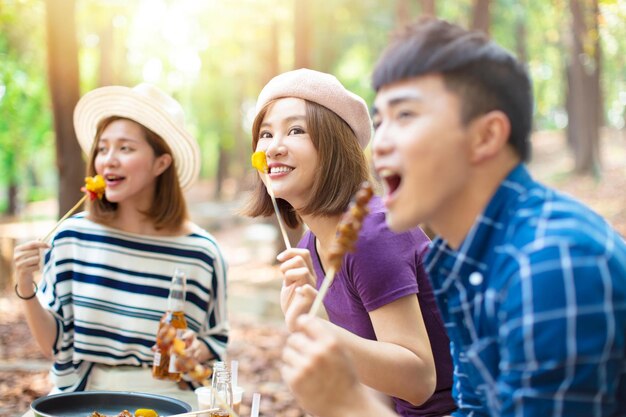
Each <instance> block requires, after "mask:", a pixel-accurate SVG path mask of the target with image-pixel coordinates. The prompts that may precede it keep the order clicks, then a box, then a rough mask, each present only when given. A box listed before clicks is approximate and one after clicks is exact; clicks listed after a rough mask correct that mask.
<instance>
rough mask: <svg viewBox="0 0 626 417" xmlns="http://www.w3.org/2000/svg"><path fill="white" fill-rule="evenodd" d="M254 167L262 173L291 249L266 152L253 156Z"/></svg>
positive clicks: (279, 222) (281, 231)
mask: <svg viewBox="0 0 626 417" xmlns="http://www.w3.org/2000/svg"><path fill="white" fill-rule="evenodd" d="M252 166H253V167H255V168H256V169H257V170H258V171H259V172H260V173H261V176H262V177H263V182H265V184H266V185H267V187H266V188H267V193H268V194H269V195H270V199H271V200H272V205H273V206H274V211H275V212H276V218H277V219H278V226H280V233H281V234H282V236H283V240H284V241H285V247H286V248H287V249H291V243H289V237H287V229H286V228H285V224H284V223H283V219H282V217H281V215H280V211H279V210H278V204H277V203H276V196H274V190H272V181H271V179H270V176H269V175H268V173H267V172H268V166H267V159H266V158H265V152H263V151H256V152H254V153H253V154H252Z"/></svg>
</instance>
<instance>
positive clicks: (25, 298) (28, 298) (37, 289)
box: [15, 281, 39, 300]
mask: <svg viewBox="0 0 626 417" xmlns="http://www.w3.org/2000/svg"><path fill="white" fill-rule="evenodd" d="M33 285H34V286H35V292H34V293H33V295H30V296H28V297H23V296H22V295H21V294H20V293H19V292H18V291H17V284H15V295H17V296H18V297H19V298H21V299H22V300H32V299H33V298H35V296H36V295H37V291H39V287H38V286H37V283H36V282H35V281H33Z"/></svg>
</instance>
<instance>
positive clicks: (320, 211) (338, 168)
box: [246, 69, 455, 416]
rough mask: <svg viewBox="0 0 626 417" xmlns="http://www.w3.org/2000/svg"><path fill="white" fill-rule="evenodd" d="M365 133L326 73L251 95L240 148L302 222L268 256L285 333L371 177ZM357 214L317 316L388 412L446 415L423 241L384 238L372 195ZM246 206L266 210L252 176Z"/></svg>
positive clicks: (448, 402)
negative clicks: (298, 234)
mask: <svg viewBox="0 0 626 417" xmlns="http://www.w3.org/2000/svg"><path fill="white" fill-rule="evenodd" d="M370 136H371V120H370V117H369V112H368V109H367V106H366V104H365V102H364V100H363V99H362V98H361V97H359V96H357V95H355V94H353V93H351V92H350V91H348V90H346V89H345V88H344V86H343V85H342V84H341V83H340V82H339V81H338V80H337V79H336V78H335V77H334V76H332V75H330V74H325V73H322V72H318V71H312V70H309V69H299V70H295V71H290V72H286V73H283V74H281V75H278V76H277V77H275V78H273V79H272V80H271V81H270V82H269V83H268V84H267V85H266V86H265V87H264V88H263V90H262V91H261V93H260V95H259V98H258V101H257V105H256V117H255V119H254V124H253V128H252V149H253V151H263V152H265V155H266V159H267V164H268V175H269V178H270V181H271V186H272V188H273V191H274V194H275V196H276V198H277V202H278V207H279V211H280V215H281V216H282V218H283V219H284V220H285V223H286V224H287V225H288V226H290V227H295V226H297V225H299V224H302V223H303V224H305V225H306V226H307V228H308V231H307V232H306V233H305V235H304V236H303V238H302V239H301V240H300V242H299V243H298V245H297V248H292V249H287V250H285V251H284V252H282V253H280V254H279V255H278V258H277V259H278V261H279V262H281V266H280V269H281V271H282V273H283V278H284V281H283V288H282V291H281V307H282V309H283V312H284V313H285V320H286V323H287V326H288V328H289V329H290V330H291V329H293V326H294V323H295V320H296V319H297V317H298V316H300V315H301V314H304V313H306V312H308V311H309V308H310V306H311V304H312V302H313V299H314V298H315V295H316V293H317V290H318V289H319V287H320V285H321V282H322V280H323V278H324V275H325V271H326V269H327V268H328V265H329V258H328V255H329V248H330V245H331V243H332V241H333V239H334V237H335V231H336V229H337V225H338V224H339V221H340V219H341V216H342V214H343V213H344V212H345V211H346V209H347V207H348V204H349V202H350V200H351V198H352V196H353V195H354V194H355V193H356V191H357V190H358V189H359V187H360V185H361V183H362V182H363V181H366V180H371V178H370V173H369V167H368V162H367V160H366V158H365V155H364V153H363V149H364V148H365V147H366V146H367V145H368V143H369V141H370ZM368 209H369V215H368V216H367V217H366V218H365V219H364V221H363V225H362V227H361V231H360V234H359V237H358V239H357V241H356V245H355V248H356V249H355V251H354V252H353V253H348V254H346V255H345V256H344V258H343V262H342V266H341V268H340V270H338V271H337V273H336V275H335V279H334V281H333V284H332V285H331V287H330V289H329V291H328V293H327V295H326V297H325V298H324V308H325V310H326V313H327V315H328V319H329V320H328V321H326V322H324V323H325V324H326V325H327V327H328V328H329V329H331V330H332V331H333V332H334V333H335V334H336V335H337V336H338V337H339V339H340V343H341V344H342V345H344V346H345V347H347V349H348V351H349V352H350V355H351V356H352V358H353V359H354V360H355V363H356V364H357V374H358V377H359V379H360V381H361V382H362V383H363V384H365V385H367V386H369V387H370V388H372V389H374V390H376V391H378V392H380V393H382V394H385V395H387V396H389V397H392V399H393V403H394V406H395V409H396V411H397V412H398V413H399V414H400V415H402V416H442V415H447V414H450V412H451V411H452V410H454V408H455V407H454V403H453V401H452V398H451V385H452V365H451V360H450V353H449V340H448V337H447V336H446V333H445V330H444V327H443V322H442V320H441V317H440V316H439V312H438V309H437V306H436V304H435V299H434V296H433V292H432V289H431V286H430V283H429V281H428V279H427V276H426V274H425V272H424V269H423V267H422V259H423V256H424V254H425V251H426V250H427V246H428V243H429V240H428V238H427V236H426V235H425V234H424V232H423V231H422V230H421V229H419V228H416V229H413V230H410V231H408V232H405V233H401V234H395V233H392V232H391V231H390V230H389V229H388V227H387V226H386V223H385V213H384V211H383V205H382V203H381V200H380V198H378V197H374V198H372V200H371V201H370V203H369V205H368ZM246 213H247V214H248V215H251V216H254V217H256V216H271V215H273V206H272V203H271V200H270V197H269V195H268V193H267V190H266V188H265V184H264V183H263V182H262V181H261V180H260V179H259V180H258V182H257V184H256V189H255V191H254V192H253V195H252V198H251V199H250V202H249V205H248V207H247V210H246ZM415 381H420V383H419V384H416V383H415Z"/></svg>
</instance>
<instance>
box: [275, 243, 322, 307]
mask: <svg viewBox="0 0 626 417" xmlns="http://www.w3.org/2000/svg"><path fill="white" fill-rule="evenodd" d="M276 259H277V260H278V261H279V262H280V263H281V264H280V271H281V272H282V274H283V289H282V291H281V293H280V307H281V309H282V310H283V313H285V314H287V310H288V309H289V305H290V304H291V303H292V301H293V297H294V295H295V294H294V291H295V289H296V288H298V287H302V286H304V285H307V284H308V285H309V286H311V287H312V288H315V282H316V279H315V272H314V270H313V262H312V261H311V253H310V252H309V251H308V250H307V249H301V248H291V249H287V250H285V251H283V252H281V253H280V254H278V256H277V257H276Z"/></svg>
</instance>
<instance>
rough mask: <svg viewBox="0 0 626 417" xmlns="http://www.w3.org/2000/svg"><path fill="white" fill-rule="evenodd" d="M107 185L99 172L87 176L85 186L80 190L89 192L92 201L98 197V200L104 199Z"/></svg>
mask: <svg viewBox="0 0 626 417" xmlns="http://www.w3.org/2000/svg"><path fill="white" fill-rule="evenodd" d="M106 187H107V185H106V182H105V181H104V177H102V175H99V174H98V175H95V176H93V177H85V186H84V187H83V188H81V189H80V190H81V191H82V192H84V193H87V195H89V199H90V200H91V201H93V200H95V199H96V198H97V199H98V200H102V197H104V190H105V189H106Z"/></svg>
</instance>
